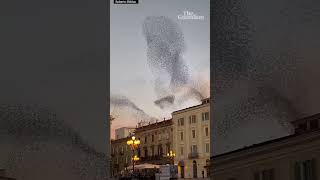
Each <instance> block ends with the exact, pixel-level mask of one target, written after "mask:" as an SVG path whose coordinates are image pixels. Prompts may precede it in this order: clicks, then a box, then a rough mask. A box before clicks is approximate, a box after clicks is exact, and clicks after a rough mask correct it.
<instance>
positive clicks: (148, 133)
mask: <svg viewBox="0 0 320 180" xmlns="http://www.w3.org/2000/svg"><path fill="white" fill-rule="evenodd" d="M172 125H173V123H172V120H171V119H169V120H166V119H164V120H163V121H160V122H156V123H152V124H148V125H145V126H141V127H138V128H137V129H136V131H135V136H136V138H138V139H139V140H140V143H141V144H140V147H139V149H138V156H139V157H140V161H139V162H138V163H151V164H158V165H161V164H168V163H170V159H169V158H168V157H166V154H167V153H168V152H170V150H173V149H172V148H173V147H172V133H173V129H172Z"/></svg>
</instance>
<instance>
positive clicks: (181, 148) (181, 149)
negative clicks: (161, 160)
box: [180, 147, 183, 155]
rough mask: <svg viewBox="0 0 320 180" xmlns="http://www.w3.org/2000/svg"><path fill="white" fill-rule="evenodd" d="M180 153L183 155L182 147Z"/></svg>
mask: <svg viewBox="0 0 320 180" xmlns="http://www.w3.org/2000/svg"><path fill="white" fill-rule="evenodd" d="M180 154H181V155H183V147H180Z"/></svg>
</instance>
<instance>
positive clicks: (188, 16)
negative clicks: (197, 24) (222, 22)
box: [177, 11, 204, 20]
mask: <svg viewBox="0 0 320 180" xmlns="http://www.w3.org/2000/svg"><path fill="white" fill-rule="evenodd" d="M177 17H178V19H179V20H204V16H199V15H197V14H195V13H194V12H192V11H183V14H180V15H178V16H177Z"/></svg>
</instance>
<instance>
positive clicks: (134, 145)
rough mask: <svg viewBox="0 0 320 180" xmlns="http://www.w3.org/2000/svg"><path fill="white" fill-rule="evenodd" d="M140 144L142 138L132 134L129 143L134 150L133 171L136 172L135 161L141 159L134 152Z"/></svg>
mask: <svg viewBox="0 0 320 180" xmlns="http://www.w3.org/2000/svg"><path fill="white" fill-rule="evenodd" d="M139 144H140V140H139V139H137V140H136V137H134V136H132V137H131V139H130V140H128V141H127V145H128V146H130V148H131V150H132V158H131V160H132V172H134V162H135V161H138V160H139V157H138V156H137V155H135V154H134V151H135V150H136V149H137V148H138V146H139Z"/></svg>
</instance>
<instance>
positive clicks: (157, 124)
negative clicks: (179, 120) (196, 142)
mask: <svg viewBox="0 0 320 180" xmlns="http://www.w3.org/2000/svg"><path fill="white" fill-rule="evenodd" d="M172 124H173V123H172V119H167V120H166V119H164V120H163V121H159V122H155V123H152V124H148V125H145V126H142V127H138V128H136V131H135V132H136V133H137V132H141V131H146V130H151V129H156V128H159V127H165V126H170V125H172Z"/></svg>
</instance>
